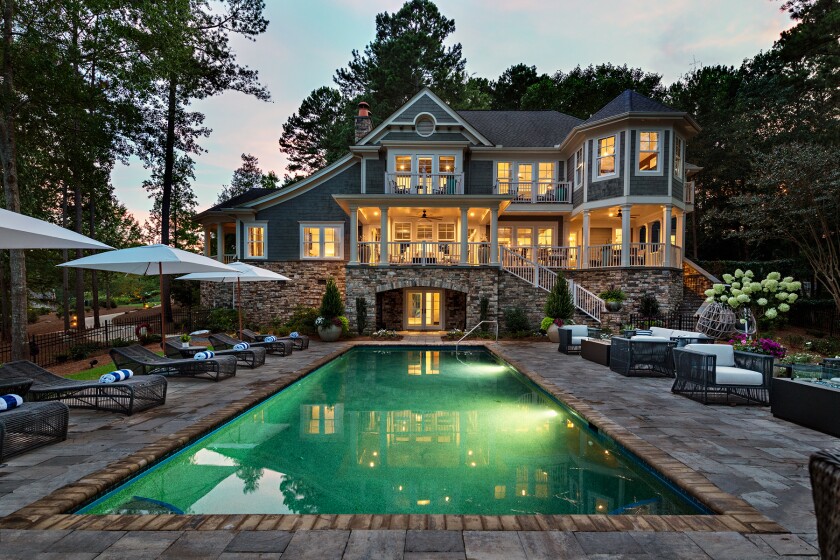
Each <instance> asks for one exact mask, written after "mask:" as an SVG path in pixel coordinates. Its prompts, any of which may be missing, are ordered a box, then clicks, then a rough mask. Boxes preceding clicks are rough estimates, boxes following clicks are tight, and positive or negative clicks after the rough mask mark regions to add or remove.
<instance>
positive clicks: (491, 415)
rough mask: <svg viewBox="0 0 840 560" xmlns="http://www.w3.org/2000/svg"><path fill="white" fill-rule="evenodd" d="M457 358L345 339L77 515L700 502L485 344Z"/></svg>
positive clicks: (643, 508) (629, 508)
mask: <svg viewBox="0 0 840 560" xmlns="http://www.w3.org/2000/svg"><path fill="white" fill-rule="evenodd" d="M458 358H459V359H456V357H455V354H454V353H453V352H451V351H446V350H442V349H432V348H430V349H422V350H418V349H407V348H396V349H390V348H389V349H381V348H370V347H368V348H364V347H361V348H359V347H357V348H355V349H353V350H351V351H350V352H348V353H346V354H344V355H343V356H341V357H339V358H337V359H336V360H334V361H332V362H330V363H328V364H327V365H325V366H323V367H322V368H320V369H318V370H317V371H315V372H313V373H312V374H310V375H309V376H307V377H306V378H304V379H302V380H300V381H298V382H297V383H295V384H294V385H291V386H289V387H288V388H287V389H285V390H283V391H282V392H281V393H279V394H277V395H276V396H274V397H272V398H271V399H269V400H267V401H265V402H264V403H262V404H260V405H258V406H256V407H254V408H253V409H251V410H249V411H248V412H246V413H244V414H242V415H241V416H239V417H238V418H236V419H234V420H233V421H231V422H229V423H227V424H225V425H224V426H222V427H220V428H219V429H217V430H216V431H214V432H212V433H211V434H209V435H208V436H206V437H204V438H202V439H201V440H199V441H197V442H196V443H194V444H193V445H191V446H189V447H187V448H185V449H184V450H182V451H180V452H179V453H177V454H175V455H173V456H172V457H170V458H169V459H167V460H165V461H163V462H161V463H160V464H158V465H157V466H155V467H153V468H151V469H149V470H147V471H146V472H144V473H142V474H140V475H139V476H137V477H135V478H134V479H131V480H129V481H128V482H127V483H125V484H124V485H122V486H121V487H119V488H117V489H115V490H114V491H112V492H111V493H109V494H107V495H105V496H104V497H102V498H100V499H99V500H97V501H96V502H94V503H92V504H90V505H88V506H86V507H85V508H83V509H82V510H80V511H79V512H78V513H87V514H110V513H161V512H165V511H173V512H183V513H196V514H198V513H201V514H212V513H226V514H236V513H324V514H338V513H371V514H397V513H449V514H484V515H500V514H528V513H545V514H568V513H613V514H619V513H652V514H691V513H702V512H701V510H700V509H699V508H698V506H696V505H694V504H693V503H691V502H690V501H689V500H687V499H686V498H684V497H683V496H681V495H680V494H678V493H677V492H676V491H675V490H673V489H672V487H671V486H670V485H668V484H667V483H666V482H664V481H662V480H660V479H659V478H657V477H656V476H655V475H654V474H653V473H652V472H651V471H650V470H648V469H647V468H645V467H644V466H643V465H642V464H641V463H639V462H638V461H637V460H635V459H634V458H632V457H630V456H629V455H627V454H626V453H624V452H622V450H621V449H619V448H618V447H617V445H616V444H615V443H614V442H612V441H611V440H609V439H607V438H605V437H603V436H602V435H601V434H599V433H598V432H597V430H592V429H590V428H589V427H588V426H587V425H586V423H585V422H583V421H581V419H580V418H579V417H578V416H576V415H575V414H574V413H573V412H572V411H570V410H569V409H568V408H566V407H565V406H563V405H562V404H560V403H558V402H557V401H555V400H553V399H552V398H551V397H549V396H548V395H547V394H546V393H544V392H543V391H541V390H540V389H539V388H538V387H537V386H536V385H534V384H533V383H531V382H530V381H529V380H528V379H526V378H525V377H524V376H522V375H521V374H519V373H518V372H517V371H516V370H514V369H513V368H512V367H510V366H509V365H507V364H505V363H504V362H502V361H500V360H499V359H497V358H496V357H495V356H494V355H493V354H491V353H489V352H487V351H485V350H471V351H469V352H466V353H465V352H464V351H461V352H459V354H458ZM245 375H247V373H246V374H245ZM213 388H215V387H213ZM220 388H221V387H220Z"/></svg>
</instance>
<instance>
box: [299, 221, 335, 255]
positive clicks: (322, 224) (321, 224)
mask: <svg viewBox="0 0 840 560" xmlns="http://www.w3.org/2000/svg"><path fill="white" fill-rule="evenodd" d="M299 223H300V227H299V228H298V238H299V240H300V243H299V244H298V255H300V259H301V260H305V261H340V260H344V222H343V221H337V222H299ZM304 228H321V236H320V239H319V243H320V244H321V251H320V254H321V255H323V254H324V251H323V248H324V231H323V230H324V229H325V228H338V230H339V235H338V255H337V256H335V257H324V256H319V257H308V256H305V255H304V252H303V244H304V238H303V230H304Z"/></svg>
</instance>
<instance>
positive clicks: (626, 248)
mask: <svg viewBox="0 0 840 560" xmlns="http://www.w3.org/2000/svg"><path fill="white" fill-rule="evenodd" d="M631 208H632V205H630V204H625V205H623V206H622V207H621V266H625V267H627V266H630V209H631Z"/></svg>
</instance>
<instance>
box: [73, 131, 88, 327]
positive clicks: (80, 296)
mask: <svg viewBox="0 0 840 560" xmlns="http://www.w3.org/2000/svg"><path fill="white" fill-rule="evenodd" d="M76 127H77V130H78V123H77V124H76ZM74 182H75V183H76V184H75V185H74V186H73V204H75V205H76V224H75V228H74V229H75V230H76V233H82V221H83V220H84V216H83V215H82V185H81V181H79V178H78V176H74ZM83 256H84V251H82V249H76V258H77V259H81V258H82V257H83ZM75 289H76V330H79V331H83V330H85V326H86V325H85V270H84V269H83V268H77V269H76V286H75Z"/></svg>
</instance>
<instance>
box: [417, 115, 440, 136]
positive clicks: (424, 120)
mask: <svg viewBox="0 0 840 560" xmlns="http://www.w3.org/2000/svg"><path fill="white" fill-rule="evenodd" d="M436 124H437V123H435V118H434V117H433V116H432V115H430V114H428V113H420V114H419V115H417V118H416V119H414V131H415V132H416V133H417V134H418V135H420V136H422V137H423V138H426V137H429V136H431V135H432V134H434V133H435V126H436Z"/></svg>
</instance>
